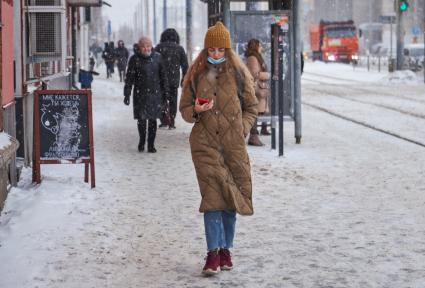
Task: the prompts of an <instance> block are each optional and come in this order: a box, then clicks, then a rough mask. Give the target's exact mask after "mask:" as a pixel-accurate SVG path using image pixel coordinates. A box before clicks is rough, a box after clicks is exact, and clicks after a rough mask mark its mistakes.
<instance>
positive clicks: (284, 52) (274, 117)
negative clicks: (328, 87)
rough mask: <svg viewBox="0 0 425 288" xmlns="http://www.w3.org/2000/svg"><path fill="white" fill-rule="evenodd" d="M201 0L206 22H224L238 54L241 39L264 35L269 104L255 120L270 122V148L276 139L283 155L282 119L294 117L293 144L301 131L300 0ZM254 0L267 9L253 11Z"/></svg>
mask: <svg viewBox="0 0 425 288" xmlns="http://www.w3.org/2000/svg"><path fill="white" fill-rule="evenodd" d="M201 1H202V2H205V3H207V5H208V26H212V25H214V24H215V23H216V22H217V21H222V22H224V24H225V25H226V26H227V27H229V30H230V31H231V34H232V39H233V42H234V43H233V46H234V47H233V48H234V49H235V51H236V52H238V53H239V54H242V53H241V52H242V51H241V48H242V46H243V43H246V41H247V39H248V38H249V37H251V38H264V37H266V38H264V39H261V41H262V42H265V43H266V46H268V47H269V51H268V52H266V54H267V55H265V58H266V59H267V60H266V61H268V62H269V63H268V64H269V67H270V68H271V74H272V79H273V80H272V81H271V82H272V83H271V87H272V88H271V92H272V99H271V106H272V107H271V115H269V116H262V117H259V121H270V122H271V127H272V143H271V146H272V149H276V140H278V141H277V142H278V148H279V155H280V156H281V155H283V123H284V121H286V120H291V121H294V124H295V125H294V127H295V129H294V130H295V131H294V136H295V139H296V143H297V144H300V143H301V135H302V133H301V120H302V117H301V57H302V51H301V45H302V44H301V35H300V33H301V32H300V31H301V30H300V15H301V13H300V9H301V3H300V0H280V1H276V0H269V1H255V0H251V1H241V0H209V1H207V0H201ZM231 2H237V3H242V2H245V3H246V11H231V5H230V4H231ZM258 3H262V4H268V5H262V6H267V7H268V9H266V10H265V9H262V11H256V10H257V9H256V4H258ZM246 25H255V26H254V27H256V28H257V29H250V28H249V27H247V26H246ZM273 25H274V26H278V28H279V29H275V30H273ZM244 26H246V27H244ZM247 31H252V33H251V34H250V33H247ZM273 31H275V32H273ZM263 32H266V33H263ZM254 33H257V34H256V35H255V34H254ZM260 34H262V35H260ZM264 35H266V36H264ZM277 124H279V125H277ZM276 128H277V131H276ZM275 132H278V133H275Z"/></svg>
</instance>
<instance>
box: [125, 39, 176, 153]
mask: <svg viewBox="0 0 425 288" xmlns="http://www.w3.org/2000/svg"><path fill="white" fill-rule="evenodd" d="M135 52H136V53H135V54H134V55H133V56H131V58H130V60H129V63H128V69H127V74H126V77H125V86H124V104H125V105H130V95H131V92H132V90H133V114H134V119H136V120H137V128H138V131H139V136H140V140H139V145H138V146H137V149H138V150H139V152H143V151H144V150H145V142H146V124H147V123H148V152H150V153H155V152H156V148H155V137H156V130H157V123H156V119H158V118H159V117H160V116H161V110H162V105H163V104H164V102H165V101H166V99H167V98H168V93H169V92H168V78H167V73H166V70H165V66H164V62H163V61H162V58H161V54H159V53H157V52H155V51H153V50H152V40H151V39H150V38H148V37H142V38H141V39H140V40H139V51H137V50H136V51H135Z"/></svg>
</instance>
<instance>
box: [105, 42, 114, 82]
mask: <svg viewBox="0 0 425 288" xmlns="http://www.w3.org/2000/svg"><path fill="white" fill-rule="evenodd" d="M102 58H103V60H104V61H105V65H106V78H110V77H112V74H113V73H114V63H115V51H114V42H109V43H107V42H106V43H105V49H104V50H103V53H102Z"/></svg>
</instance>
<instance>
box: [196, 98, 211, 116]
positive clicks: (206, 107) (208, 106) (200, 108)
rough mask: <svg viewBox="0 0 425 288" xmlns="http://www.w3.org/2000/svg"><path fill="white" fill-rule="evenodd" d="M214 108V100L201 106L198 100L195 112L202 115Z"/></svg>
mask: <svg viewBox="0 0 425 288" xmlns="http://www.w3.org/2000/svg"><path fill="white" fill-rule="evenodd" d="M213 106H214V100H213V99H211V101H210V102H209V103H205V104H203V105H199V101H198V98H196V101H195V106H194V107H193V110H195V112H196V113H202V112H205V111H208V110H210V109H211V108H212V107H213Z"/></svg>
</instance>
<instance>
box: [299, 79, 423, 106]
mask: <svg viewBox="0 0 425 288" xmlns="http://www.w3.org/2000/svg"><path fill="white" fill-rule="evenodd" d="M305 75H313V76H318V77H320V78H329V79H334V80H339V81H345V82H348V83H353V84H354V85H358V84H361V85H367V84H368V83H367V82H361V81H356V80H352V79H346V78H339V77H335V76H328V75H322V74H318V73H312V72H305ZM305 75H303V79H304V80H306V81H310V82H315V83H317V84H320V85H327V86H330V87H336V88H341V84H335V83H328V82H324V81H321V80H320V79H311V78H306V77H305ZM347 87H349V89H351V90H353V91H357V92H362V93H368V94H372V95H376V91H374V90H371V89H366V88H359V87H353V86H351V85H350V86H344V87H343V88H347ZM308 88H309V89H311V87H308ZM379 96H383V97H392V98H395V99H402V100H408V101H411V102H415V103H420V104H425V100H421V99H416V98H411V97H406V96H401V95H399V94H397V95H395V94H392V93H388V92H385V93H380V94H379Z"/></svg>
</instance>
